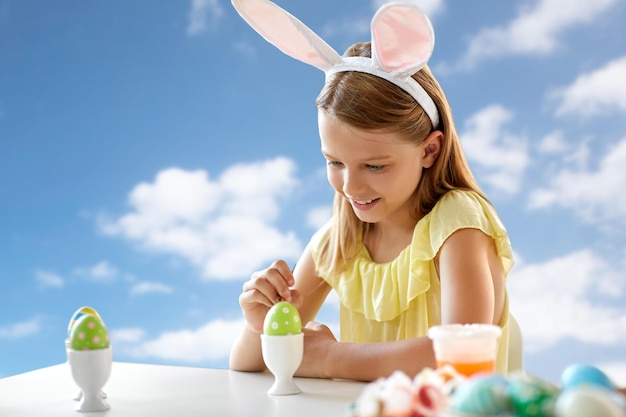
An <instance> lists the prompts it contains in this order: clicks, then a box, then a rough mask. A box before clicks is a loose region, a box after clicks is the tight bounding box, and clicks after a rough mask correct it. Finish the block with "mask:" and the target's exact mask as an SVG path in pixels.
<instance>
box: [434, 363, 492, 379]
mask: <svg viewBox="0 0 626 417" xmlns="http://www.w3.org/2000/svg"><path fill="white" fill-rule="evenodd" d="M445 365H450V366H452V367H453V368H454V369H456V371H457V372H458V373H460V374H462V375H465V376H468V377H469V376H472V375H474V374H476V373H479V372H481V373H490V374H492V373H494V372H495V371H496V361H494V360H491V361H482V362H451V361H437V368H442V367H444V366H445Z"/></svg>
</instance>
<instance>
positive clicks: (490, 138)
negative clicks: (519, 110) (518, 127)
mask: <svg viewBox="0 0 626 417" xmlns="http://www.w3.org/2000/svg"><path fill="white" fill-rule="evenodd" d="M512 118H513V114H512V113H511V112H510V111H509V110H507V109H506V108H504V107H502V106H500V105H492V106H489V107H486V108H484V109H482V110H480V111H479V112H477V113H476V114H474V115H473V116H471V117H470V118H468V119H467V120H466V122H465V126H464V130H463V132H462V133H461V134H460V137H461V143H462V145H463V150H464V152H465V155H466V156H467V158H468V160H469V161H470V162H473V163H474V164H475V165H474V166H475V167H476V168H477V169H475V174H476V176H478V177H479V182H481V183H485V184H489V185H491V186H492V187H493V188H496V189H498V190H500V191H504V192H505V193H508V194H515V193H517V192H518V191H519V189H520V186H521V183H522V177H523V174H524V171H525V169H526V167H527V166H528V161H529V157H528V151H527V141H526V138H524V137H523V136H519V135H514V134H512V133H510V132H507V131H506V130H505V129H504V126H505V125H506V124H507V123H508V122H509V121H510V120H511V119H512Z"/></svg>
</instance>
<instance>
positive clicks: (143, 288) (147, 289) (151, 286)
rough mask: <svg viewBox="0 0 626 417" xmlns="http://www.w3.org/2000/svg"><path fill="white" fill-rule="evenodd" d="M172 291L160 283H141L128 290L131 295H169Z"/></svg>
mask: <svg viewBox="0 0 626 417" xmlns="http://www.w3.org/2000/svg"><path fill="white" fill-rule="evenodd" d="M173 291H174V290H173V289H172V287H169V286H167V285H165V284H161V283H160V282H149V281H141V282H138V283H137V284H135V285H133V286H132V288H131V289H130V294H131V295H143V294H148V293H160V294H171V293H172V292H173Z"/></svg>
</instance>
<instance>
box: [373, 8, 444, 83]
mask: <svg viewBox="0 0 626 417" xmlns="http://www.w3.org/2000/svg"><path fill="white" fill-rule="evenodd" d="M371 26H372V59H374V61H375V62H376V63H377V64H378V65H379V66H380V67H381V68H382V69H384V70H385V71H387V72H390V73H392V74H394V75H396V76H399V77H403V78H405V77H410V76H411V75H412V74H415V73H416V72H417V71H419V70H420V69H421V68H422V67H423V66H424V65H426V63H427V62H428V59H429V58H430V56H431V55H432V52H433V48H434V47H435V31H434V29H433V26H432V24H431V23H430V20H429V19H428V17H427V16H426V15H425V14H424V13H423V12H422V11H421V10H420V9H419V8H418V7H417V6H414V5H412V4H397V3H389V4H386V5H384V6H383V7H381V8H380V9H379V10H378V12H377V13H376V15H374V17H373V18H372V24H371Z"/></svg>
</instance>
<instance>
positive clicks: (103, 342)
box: [70, 314, 109, 350]
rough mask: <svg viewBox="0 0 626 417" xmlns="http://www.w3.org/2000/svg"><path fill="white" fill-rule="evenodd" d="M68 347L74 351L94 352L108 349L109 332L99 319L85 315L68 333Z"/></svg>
mask: <svg viewBox="0 0 626 417" xmlns="http://www.w3.org/2000/svg"><path fill="white" fill-rule="evenodd" d="M70 347H71V348H72V349H74V350H94V349H105V348H108V347H109V331H108V330H107V328H106V326H105V325H104V323H103V322H102V320H101V319H100V317H97V316H94V315H91V314H85V315H83V316H81V317H79V318H78V319H77V320H76V321H75V322H74V325H73V326H72V329H71V331H70Z"/></svg>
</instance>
